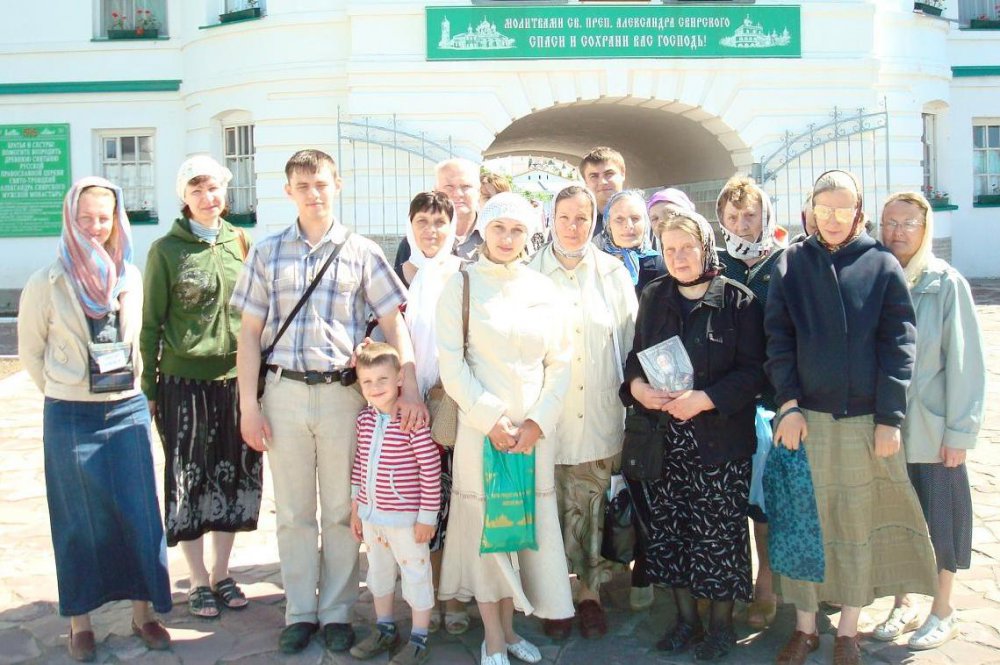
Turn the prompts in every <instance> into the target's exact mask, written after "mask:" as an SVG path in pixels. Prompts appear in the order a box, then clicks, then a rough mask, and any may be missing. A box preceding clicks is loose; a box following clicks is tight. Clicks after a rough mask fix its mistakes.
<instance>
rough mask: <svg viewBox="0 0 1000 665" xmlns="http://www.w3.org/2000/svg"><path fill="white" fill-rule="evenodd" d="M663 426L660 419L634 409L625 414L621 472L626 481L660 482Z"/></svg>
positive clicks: (664, 431)
mask: <svg viewBox="0 0 1000 665" xmlns="http://www.w3.org/2000/svg"><path fill="white" fill-rule="evenodd" d="M665 436H666V427H665V426H664V425H663V424H662V419H661V418H660V417H657V416H655V415H648V414H646V413H643V412H642V411H640V410H638V409H636V408H635V407H629V409H628V411H627V412H626V413H625V441H624V443H623V444H622V473H623V474H624V475H625V477H626V478H628V479H629V480H659V479H660V477H661V476H662V475H663V449H664V441H663V439H664V437H665Z"/></svg>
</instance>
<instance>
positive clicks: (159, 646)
mask: <svg viewBox="0 0 1000 665" xmlns="http://www.w3.org/2000/svg"><path fill="white" fill-rule="evenodd" d="M132 633H133V634H135V635H137V636H138V637H139V638H141V639H142V641H143V643H144V644H145V645H146V648H147V649H150V650H151V651H165V650H167V649H169V648H170V633H168V632H167V629H166V628H164V627H163V624H162V623H160V622H159V621H156V620H155V619H154V620H153V621H147V622H146V623H144V624H142V627H141V628H140V627H139V626H137V625H135V621H134V620H133V621H132Z"/></svg>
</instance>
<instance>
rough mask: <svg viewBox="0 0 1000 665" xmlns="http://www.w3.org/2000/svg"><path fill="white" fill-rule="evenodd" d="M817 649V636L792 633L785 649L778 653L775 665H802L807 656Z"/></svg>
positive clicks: (797, 632) (798, 632)
mask: <svg viewBox="0 0 1000 665" xmlns="http://www.w3.org/2000/svg"><path fill="white" fill-rule="evenodd" d="M818 648H819V635H818V634H816V633H813V634H812V635H809V634H808V633H803V632H802V631H801V630H797V631H795V632H794V633H792V637H791V639H790V640H788V644H786V645H785V648H784V649H782V650H781V651H780V652H778V657H777V658H776V659H775V661H774V662H775V663H777V665H803V663H805V662H806V658H808V657H809V654H811V653H812V652H813V651H815V650H816V649H818Z"/></svg>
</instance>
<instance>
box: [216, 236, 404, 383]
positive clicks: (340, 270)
mask: <svg viewBox="0 0 1000 665" xmlns="http://www.w3.org/2000/svg"><path fill="white" fill-rule="evenodd" d="M346 234H347V229H346V228H345V227H344V226H343V225H342V224H340V223H338V222H337V221H336V220H335V221H334V224H333V226H332V227H331V228H330V230H329V232H327V234H326V235H325V236H324V237H323V239H322V240H321V241H320V242H319V243H317V245H316V246H315V247H312V246H310V245H309V243H308V242H306V239H305V237H304V236H303V235H302V233H301V231H300V230H299V225H298V223H297V222H296V223H295V224H292V225H291V226H289V227H288V228H287V229H285V230H284V231H282V232H280V233H277V234H275V235H272V236H269V237H267V238H265V239H264V240H262V241H261V242H259V243H257V244H255V245H254V246H253V248H252V249H251V250H250V255H249V256H248V257H247V260H246V265H245V266H244V268H243V272H242V274H241V275H240V278H239V281H238V282H237V283H236V289H235V290H234V291H233V296H232V298H231V299H230V301H229V304H230V306H231V307H233V308H234V309H236V310H238V311H239V312H241V313H246V314H251V315H253V316H256V317H259V318H260V319H262V320H263V321H264V332H263V334H262V335H261V340H260V344H261V348H262V349H266V348H267V347H268V346H269V345H270V344H271V342H272V341H273V340H274V337H275V335H277V333H278V329H279V328H280V327H281V324H282V323H283V322H284V321H285V319H286V318H287V317H288V315H289V314H290V313H291V311H292V309H293V308H294V307H295V303H297V302H298V300H299V298H301V297H302V294H303V293H305V290H306V287H307V286H308V285H309V283H310V282H311V281H312V279H313V277H315V275H316V273H318V272H319V269H320V268H321V267H322V266H323V263H324V262H326V259H327V258H328V257H329V256H330V254H331V253H332V252H333V250H334V248H335V247H336V246H337V245H338V244H339V243H341V242H344V237H345V236H346ZM405 301H406V289H405V287H404V286H403V284H402V282H400V281H399V278H398V277H396V274H395V273H394V272H393V270H392V265H391V264H390V263H389V262H388V261H387V260H386V258H385V255H384V254H383V253H382V249H381V248H380V247H379V246H378V245H376V244H375V243H374V242H372V241H371V240H368V239H367V238H365V237H363V236H360V235H357V234H351V236H350V237H349V238H348V239H347V244H346V245H344V248H343V249H342V250H341V252H340V256H338V257H337V258H336V259H335V260H334V262H333V263H332V264H331V265H330V267H329V269H327V271H326V274H325V275H323V278H322V280H321V281H320V283H319V285H318V286H317V287H316V290H315V291H313V293H312V295H311V296H310V297H309V300H308V301H307V302H306V303H305V305H303V307H302V309H301V310H300V311H299V313H298V314H297V315H296V316H295V319H294V320H293V321H292V323H291V325H289V326H288V330H286V331H285V334H284V335H282V336H281V339H280V340H278V343H277V345H276V346H275V347H274V351H273V352H272V354H271V357H270V359H269V360H268V363H269V364H272V365H278V366H280V367H283V368H284V369H288V370H292V371H295V372H305V371H310V370H312V371H319V372H329V371H332V370H334V369H337V368H340V367H344V366H345V365H346V364H347V362H348V361H349V360H350V357H351V353H352V352H353V350H354V347H355V346H357V345H358V344H359V343H360V342H361V340H362V339H363V338H364V334H365V326H366V323H367V314H368V312H369V311H371V312H373V313H374V314H375V316H376V317H378V318H381V317H383V316H387V315H389V314H391V313H392V312H393V311H395V310H397V309H398V308H399V307H400V306H401V305H402V304H403V303H404V302H405Z"/></svg>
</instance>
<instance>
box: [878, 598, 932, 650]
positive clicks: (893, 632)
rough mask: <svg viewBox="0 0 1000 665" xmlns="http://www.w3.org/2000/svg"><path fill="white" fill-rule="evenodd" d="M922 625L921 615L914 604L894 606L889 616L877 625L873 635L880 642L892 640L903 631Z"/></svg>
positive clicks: (910, 630) (906, 631) (912, 629)
mask: <svg viewBox="0 0 1000 665" xmlns="http://www.w3.org/2000/svg"><path fill="white" fill-rule="evenodd" d="M919 625H920V615H919V614H917V608H915V607H913V606H912V605H900V606H899V607H894V608H892V611H891V612H889V618H887V619H886V620H885V621H883V622H882V623H880V624H879V625H877V626H875V630H873V631H872V637H873V638H875V639H876V640H879V641H880V642H892V641H893V640H894V639H896V638H897V637H899V636H900V635H902V634H903V633H909V632H912V631H914V630H916V629H917V626H919Z"/></svg>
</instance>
